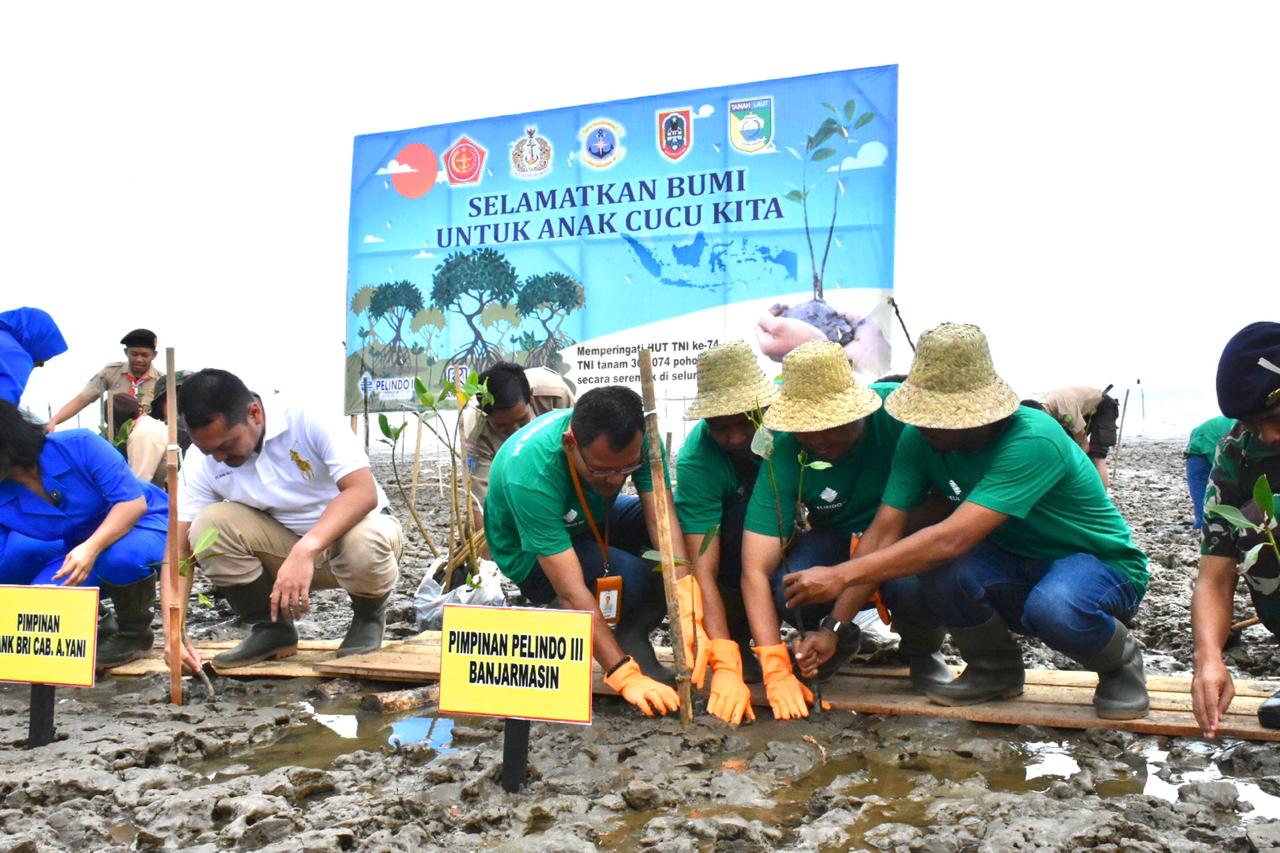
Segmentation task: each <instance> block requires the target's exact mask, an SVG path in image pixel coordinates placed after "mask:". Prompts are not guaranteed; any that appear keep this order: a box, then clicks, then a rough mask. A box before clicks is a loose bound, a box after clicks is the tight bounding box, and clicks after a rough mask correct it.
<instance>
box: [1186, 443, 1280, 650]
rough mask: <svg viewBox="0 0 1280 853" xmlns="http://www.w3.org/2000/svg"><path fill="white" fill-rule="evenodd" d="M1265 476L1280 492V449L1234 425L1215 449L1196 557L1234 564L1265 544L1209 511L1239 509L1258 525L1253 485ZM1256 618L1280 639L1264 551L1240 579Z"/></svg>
mask: <svg viewBox="0 0 1280 853" xmlns="http://www.w3.org/2000/svg"><path fill="white" fill-rule="evenodd" d="M1263 474H1266V475H1267V479H1268V480H1269V481H1270V483H1271V490H1272V491H1273V492H1274V491H1276V489H1277V488H1280V447H1275V446H1268V445H1266V444H1263V443H1262V441H1260V440H1259V438H1258V436H1257V434H1256V433H1252V432H1248V431H1247V430H1245V429H1244V427H1243V426H1241V425H1239V424H1237V425H1236V426H1235V427H1234V428H1233V429H1232V430H1231V432H1229V433H1227V436H1226V438H1224V439H1223V440H1222V441H1221V443H1219V444H1218V453H1217V457H1216V458H1215V460H1214V463H1213V470H1212V471H1211V472H1210V473H1209V487H1208V488H1207V489H1206V490H1205V498H1204V509H1205V516H1204V527H1203V528H1202V529H1201V533H1200V553H1201V554H1203V555H1205V556H1213V557H1230V558H1231V559H1232V560H1235V561H1236V563H1237V568H1238V564H1239V563H1240V562H1241V561H1243V560H1244V556H1245V553H1246V552H1247V551H1248V550H1249V549H1250V548H1252V547H1254V546H1255V545H1257V544H1259V543H1260V542H1264V541H1266V538H1265V536H1263V534H1262V533H1260V532H1253V531H1248V530H1236V529H1235V528H1233V527H1232V526H1231V525H1230V524H1228V523H1227V522H1225V521H1223V520H1222V519H1221V518H1218V517H1217V516H1211V515H1210V514H1209V511H1210V510H1211V509H1212V508H1213V507H1215V506H1218V505H1223V506H1233V507H1237V508H1238V509H1240V511H1241V512H1243V513H1244V514H1245V517H1247V518H1248V519H1249V520H1250V521H1253V522H1255V523H1256V522H1259V521H1261V520H1262V514H1261V512H1260V511H1259V509H1258V505H1257V503H1255V502H1254V500H1253V484H1254V483H1256V482H1257V480H1258V477H1260V476H1261V475H1263ZM1244 579H1245V583H1246V584H1248V586H1249V595H1250V596H1251V597H1252V598H1253V606H1254V608H1255V609H1256V610H1257V611H1258V618H1259V619H1261V620H1262V624H1263V625H1265V626H1266V627H1267V629H1268V630H1269V631H1271V633H1273V634H1276V635H1280V563H1277V561H1276V555H1275V552H1274V551H1272V550H1271V548H1270V547H1266V546H1264V547H1263V548H1262V550H1260V551H1259V552H1258V560H1257V562H1255V563H1254V564H1253V566H1252V568H1250V569H1249V571H1248V572H1247V573H1246V574H1245V576H1244Z"/></svg>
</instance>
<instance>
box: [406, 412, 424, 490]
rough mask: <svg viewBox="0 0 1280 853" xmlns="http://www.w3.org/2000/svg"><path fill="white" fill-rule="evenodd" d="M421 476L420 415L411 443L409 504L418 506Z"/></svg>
mask: <svg viewBox="0 0 1280 853" xmlns="http://www.w3.org/2000/svg"><path fill="white" fill-rule="evenodd" d="M420 476H422V415H421V414H419V415H418V429H417V433H416V437H415V438H414V441H413V473H411V474H410V475H409V504H410V505H411V506H415V507H416V506H417V505H418V478H419V477H420Z"/></svg>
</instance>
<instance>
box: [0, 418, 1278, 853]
mask: <svg viewBox="0 0 1280 853" xmlns="http://www.w3.org/2000/svg"><path fill="white" fill-rule="evenodd" d="M1180 450H1181V446H1180V444H1178V443H1174V442H1149V443H1131V444H1127V445H1126V446H1125V447H1124V448H1123V450H1122V452H1121V454H1120V457H1119V459H1118V463H1117V464H1116V465H1115V469H1116V470H1115V473H1114V475H1113V476H1114V480H1113V482H1114V486H1113V492H1114V494H1115V497H1116V501H1117V504H1118V505H1119V506H1120V508H1121V510H1122V511H1123V512H1124V513H1125V515H1126V517H1127V518H1128V519H1129V521H1130V523H1131V524H1132V526H1133V528H1134V532H1135V534H1136V536H1137V539H1138V542H1139V544H1140V545H1141V546H1142V547H1143V548H1145V549H1146V550H1147V552H1148V553H1149V554H1150V555H1151V565H1152V569H1153V575H1154V577H1153V582H1152V584H1151V589H1150V591H1149V592H1148V594H1147V597H1146V600H1145V602H1144V603H1143V606H1142V610H1141V612H1140V617H1139V621H1138V624H1137V631H1138V634H1139V636H1140V637H1141V639H1142V641H1143V642H1144V644H1145V645H1146V648H1147V650H1148V651H1147V662H1148V670H1149V671H1152V672H1170V673H1186V672H1188V671H1189V663H1190V656H1191V644H1190V633H1189V616H1188V606H1189V600H1190V590H1191V585H1192V582H1193V579H1194V574H1195V565H1196V554H1197V549H1196V543H1195V539H1194V537H1193V535H1192V533H1191V530H1190V523H1189V518H1190V511H1189V505H1188V498H1187V493H1186V487H1185V484H1184V482H1183V479H1182V457H1181V453H1180ZM379 466H380V472H381V471H382V470H383V469H386V460H385V458H383V459H381V460H380V461H379ZM390 491H391V492H392V493H393V500H394V501H395V502H396V505H397V507H398V508H401V507H402V506H403V504H402V503H401V502H400V501H399V500H398V498H395V497H394V488H392V489H390ZM423 497H424V503H431V505H432V506H431V508H429V509H428V510H427V515H428V520H429V522H430V523H432V524H433V525H436V526H437V527H438V525H439V522H440V520H441V519H442V518H443V516H442V514H441V509H440V507H439V506H437V504H438V501H436V500H435V499H434V496H433V494H432V493H431V492H430V491H428V492H427V493H426V494H424V496H423ZM407 527H408V529H409V533H410V540H411V545H410V549H411V551H410V554H409V555H408V556H407V559H406V561H405V562H406V565H405V569H404V573H403V577H402V578H401V581H400V584H399V587H398V590H397V594H396V597H395V599H394V602H393V605H392V616H391V628H392V633H393V634H397V635H407V634H409V633H412V632H413V631H414V624H413V608H412V603H411V599H412V595H413V591H414V590H415V588H416V587H417V585H418V582H419V580H420V579H421V575H422V572H423V570H424V566H425V563H426V560H425V557H424V555H425V548H424V547H423V543H422V542H421V541H420V539H419V538H418V535H417V533H416V532H415V531H413V529H412V525H407ZM316 600H317V601H318V602H319V603H318V606H317V612H316V613H315V614H314V615H313V616H312V617H310V618H308V619H307V620H305V621H304V622H303V623H302V624H301V626H300V627H301V629H302V631H303V634H304V636H310V637H338V636H341V633H342V631H343V630H344V628H345V625H346V619H347V615H346V612H345V609H344V608H343V607H341V606H340V605H341V603H342V602H341V599H340V597H339V596H338V595H337V594H332V593H330V594H325V595H321V596H318V597H317V599H316ZM1244 604H1245V602H1244V599H1243V598H1241V599H1240V600H1239V602H1238V605H1239V607H1238V612H1237V616H1238V617H1240V618H1242V617H1244V616H1245V615H1248V611H1247V609H1246V607H1245V606H1244ZM192 621H193V630H194V633H196V635H197V636H199V637H214V636H235V635H237V634H238V633H239V628H238V627H236V626H235V624H234V620H233V618H232V616H231V614H230V611H229V610H227V608H226V605H225V604H224V603H222V602H220V601H215V602H214V606H213V607H212V608H197V609H196V610H195V611H194V613H193V619H192ZM1277 652H1278V649H1277V646H1276V644H1275V643H1274V642H1273V641H1272V640H1271V639H1270V636H1269V635H1268V634H1267V633H1266V632H1265V631H1263V630H1262V629H1260V628H1252V629H1249V630H1248V631H1246V632H1245V634H1244V637H1243V638H1242V641H1241V642H1240V643H1239V645H1237V646H1236V647H1235V648H1233V649H1232V650H1231V651H1230V652H1229V653H1228V661H1229V662H1230V663H1231V665H1232V667H1233V668H1234V669H1235V671H1236V672H1237V673H1239V674H1249V675H1257V676H1273V675H1275V674H1276V673H1277V672H1278V671H1280V668H1278V667H1277V664H1278V663H1280V655H1278V654H1277ZM891 654H892V653H891V652H889V651H887V650H886V651H884V652H882V653H881V654H880V656H881V657H887V656H891ZM1027 661H1028V665H1033V666H1038V665H1047V664H1056V665H1062V666H1068V665H1069V662H1068V661H1066V660H1064V659H1060V658H1058V656H1056V655H1054V654H1052V653H1050V652H1048V651H1047V650H1045V649H1044V648H1043V647H1040V646H1038V645H1034V644H1029V645H1028V649H1027ZM215 685H216V689H217V698H216V699H213V700H210V699H208V698H207V697H205V696H204V694H203V691H202V689H201V688H199V687H195V688H193V689H191V690H190V694H191V699H190V702H189V704H188V705H187V706H185V707H182V708H174V707H171V706H170V705H168V704H167V703H166V699H167V682H166V679H165V678H164V677H163V676H155V677H150V678H143V679H125V678H108V679H105V680H103V681H102V682H101V683H100V684H99V686H98V687H97V688H95V689H93V690H74V689H60V690H59V691H58V697H59V704H58V706H57V724H58V732H59V740H58V741H57V742H56V743H54V744H53V745H51V746H48V747H44V748H41V749H39V750H35V751H27V750H25V749H23V745H24V742H25V738H26V726H27V700H28V691H27V688H25V687H21V686H17V685H6V686H4V687H3V688H0V747H2V748H0V851H6V850H8V851H19V850H20V851H38V850H61V849H93V850H127V849H138V850H150V849H161V848H179V849H185V850H210V851H212V850H220V849H268V850H315V851H321V850H372V851H376V850H470V849H479V848H484V849H494V850H530V851H535V850H536V851H538V853H552V851H561V850H565V851H569V850H573V851H577V850H595V849H618V848H623V847H628V848H635V847H642V848H653V849H660V850H663V851H679V850H721V849H723V850H839V849H850V848H852V849H870V850H903V851H960V850H992V851H1001V850H1080V849H1099V850H1153V851H1154V850H1188V851H1190V850H1215V851H1234V850H1255V849H1273V848H1278V847H1280V820H1277V819H1278V818H1280V748H1277V747H1276V746H1274V745H1261V744H1250V743H1241V742H1232V741H1229V740H1223V741H1219V742H1214V743H1207V742H1204V741H1200V740H1195V739H1169V738H1157V737H1144V736H1134V735H1131V734H1125V733H1118V732H1111V731H1106V730H1095V731H1090V732H1084V733H1081V732H1070V731H1058V730H1047V729H1039V728H1033V727H1019V728H1008V727H997V726H979V725H972V724H967V723H963V722H952V721H940V720H933V719H925V718H912V717H904V718H880V717H862V716H858V715H854V714H850V713H830V714H826V715H824V716H822V717H820V718H817V719H816V720H815V721H812V722H794V723H777V722H774V721H765V720H763V719H762V721H761V722H759V723H757V724H755V725H752V726H748V727H744V728H741V729H738V730H734V729H731V728H729V727H728V726H726V725H724V724H722V723H720V722H719V721H717V720H715V719H714V718H711V717H708V716H707V715H705V714H700V715H699V716H698V717H697V720H696V722H695V724H694V725H693V726H692V727H691V728H688V729H684V728H682V727H681V726H680V725H679V723H678V722H677V721H675V720H658V721H652V722H650V721H640V720H637V718H636V716H635V714H634V713H633V712H632V710H631V709H630V707H629V706H627V705H625V704H624V703H622V702H621V701H620V700H617V699H597V701H596V706H595V722H594V724H593V725H592V726H591V727H589V728H577V727H569V726H554V725H543V724H535V725H534V726H533V736H532V747H531V757H530V767H531V769H530V780H529V782H528V784H527V786H526V788H525V790H524V791H522V792H521V793H520V794H518V795H508V794H505V793H503V791H502V790H501V787H500V786H499V785H498V783H497V774H498V769H499V762H500V758H501V743H502V738H501V722H500V721H490V720H478V719H475V718H470V719H459V720H457V721H454V720H449V719H447V718H438V719H437V718H434V717H432V716H431V714H430V709H425V710H420V711H415V712H410V713H409V714H406V715H401V716H400V717H398V718H396V717H384V716H382V715H378V714H371V713H367V712H362V711H360V710H359V709H358V696H355V695H352V696H346V697H341V698H338V699H335V700H321V699H319V698H314V697H313V696H311V695H309V693H310V691H312V690H313V689H314V688H315V686H316V683H315V682H312V681H305V680H295V681H265V680H263V681H234V680H230V679H217V678H215ZM376 687H377V686H373V687H370V688H369V689H376ZM760 713H761V716H762V718H763V717H767V716H768V712H767V711H763V710H762V711H760Z"/></svg>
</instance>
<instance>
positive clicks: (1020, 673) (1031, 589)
mask: <svg viewBox="0 0 1280 853" xmlns="http://www.w3.org/2000/svg"><path fill="white" fill-rule="evenodd" d="M885 408H886V409H888V410H889V413H890V414H892V415H893V416H894V417H896V418H898V419H899V420H902V421H904V422H905V423H907V424H909V425H910V426H908V427H907V428H906V429H905V430H904V431H903V433H902V439H901V440H900V441H899V443H898V449H897V452H896V453H895V455H894V459H893V473H892V475H891V476H890V479H889V484H888V486H887V487H886V488H885V491H884V502H883V504H882V505H881V507H880V509H879V511H878V512H877V513H876V518H875V521H874V522H873V523H872V525H871V528H870V529H869V530H868V531H867V535H866V536H865V537H864V538H863V541H862V544H861V546H860V547H859V550H858V556H857V557H856V558H854V559H851V560H848V561H845V562H842V563H841V564H840V565H835V566H830V567H819V568H815V569H811V570H809V571H808V572H801V573H799V574H797V575H793V576H790V577H788V578H786V579H785V583H786V587H787V603H788V605H791V606H795V605H799V604H804V603H809V602H815V601H829V600H831V599H832V598H835V597H836V596H837V595H839V594H841V593H842V592H844V591H845V590H846V589H848V590H849V594H850V595H851V596H854V597H857V596H859V595H861V596H864V597H865V595H866V594H867V590H868V589H869V586H870V585H871V584H875V583H881V582H883V581H885V580H888V579H890V578H899V577H905V576H909V575H913V576H915V577H916V578H917V579H918V582H919V587H918V589H919V594H920V596H921V598H922V599H923V603H924V604H925V605H926V607H927V610H929V611H932V612H933V613H934V614H936V616H937V618H938V619H939V621H940V622H941V623H942V624H943V625H945V626H946V627H947V629H948V630H949V631H950V632H951V635H952V639H953V641H954V642H955V645H956V647H957V648H959V650H960V653H961V655H963V657H964V659H965V662H966V663H967V664H968V666H967V667H966V669H965V671H964V672H963V673H962V674H961V675H960V677H958V678H956V679H955V680H953V681H950V682H948V683H938V684H934V685H931V686H928V687H926V689H925V691H924V692H925V694H926V695H927V696H928V697H929V698H930V699H932V700H933V701H935V702H938V703H939V704H944V705H967V704H973V703H977V702H985V701H988V700H992V699H1001V698H1009V697H1012V696H1017V695H1018V694H1020V693H1022V688H1023V680H1024V675H1025V673H1024V670H1023V667H1022V651H1021V649H1020V648H1019V646H1018V644H1017V642H1016V641H1015V640H1014V639H1013V637H1012V636H1010V633H1009V629H1010V628H1011V627H1012V628H1013V629H1014V630H1017V631H1018V632H1020V633H1024V634H1030V635H1032V636H1035V637H1038V638H1039V639H1041V640H1042V641H1044V643H1045V644H1046V645H1047V646H1049V647H1050V648H1053V649H1056V650H1057V651H1059V652H1062V653H1063V654H1065V655H1067V656H1069V657H1071V658H1073V659H1075V660H1076V661H1078V662H1079V663H1080V664H1081V665H1082V666H1084V667H1085V668H1086V669H1091V670H1093V671H1094V672H1097V673H1098V678H1099V683H1098V687H1097V690H1096V691H1095V692H1094V697H1093V702H1094V708H1095V710H1096V711H1097V713H1098V715H1099V716H1100V717H1103V718H1107V719H1132V718H1135V717H1141V716H1145V715H1146V713H1147V711H1148V708H1149V706H1150V703H1149V700H1148V697H1147V688H1146V679H1145V677H1144V675H1143V670H1142V649H1141V647H1140V646H1139V645H1138V643H1137V640H1136V639H1134V638H1133V637H1132V636H1131V635H1130V633H1129V630H1128V628H1127V627H1126V623H1127V622H1128V621H1129V620H1131V619H1132V618H1133V615H1134V613H1135V612H1136V611H1137V608H1138V602H1139V601H1140V600H1141V598H1142V595H1143V593H1144V592H1145V590H1146V585H1147V581H1148V577H1149V576H1148V573H1147V558H1146V555H1145V554H1143V553H1142V551H1140V550H1139V549H1138V548H1137V547H1136V546H1135V545H1134V544H1133V538H1132V536H1131V534H1130V532H1129V528H1128V526H1127V525H1126V524H1125V521H1124V519H1123V518H1122V517H1121V515H1120V512H1119V511H1118V510H1117V509H1116V508H1115V505H1114V504H1112V503H1111V499H1110V498H1109V497H1108V496H1107V492H1106V489H1105V488H1104V487H1103V485H1102V482H1101V480H1100V479H1099V478H1098V475H1097V473H1096V470H1095V469H1094V467H1093V465H1092V464H1091V463H1090V461H1089V458H1088V457H1087V456H1086V455H1085V453H1084V451H1083V450H1081V449H1080V447H1079V446H1078V445H1077V444H1076V443H1075V442H1073V441H1072V440H1071V438H1070V437H1069V436H1068V435H1067V434H1066V433H1064V432H1063V431H1062V429H1061V427H1059V426H1058V425H1057V423H1056V422H1055V421H1054V420H1053V418H1051V417H1049V416H1048V415H1046V414H1045V413H1044V412H1040V411H1036V410H1035V409H1031V408H1028V407H1020V406H1019V405H1018V397H1017V395H1016V394H1014V393H1013V390H1012V389H1011V388H1009V386H1008V385H1007V384H1005V382H1004V380H1002V379H1001V378H1000V377H999V376H998V375H996V372H995V369H994V368H993V367H992V364H991V353H990V351H989V350H988V348H987V340H986V337H985V336H984V335H983V334H982V331H981V330H980V329H978V328H977V327H976V326H965V325H957V324H951V323H946V324H943V325H942V326H939V327H937V328H936V329H933V330H931V331H929V332H927V333H925V334H924V335H922V336H921V338H920V343H919V348H918V349H917V351H916V356H915V359H914V361H913V363H912V365H911V372H910V373H909V374H908V376H907V379H906V381H905V382H903V383H902V385H901V386H899V388H898V389H897V390H896V391H894V392H893V393H892V394H890V395H889V397H888V399H887V400H886V401H885ZM930 486H933V487H934V488H936V489H938V490H939V491H941V492H942V494H944V495H946V496H947V498H948V499H949V500H950V501H951V502H952V503H954V504H955V505H956V508H955V510H954V511H953V512H952V513H951V514H950V515H949V516H947V518H946V519H945V520H944V521H940V522H938V523H937V524H933V525H930V526H928V527H925V528H923V529H922V530H919V531H917V532H916V533H913V534H911V535H904V534H905V531H906V526H907V513H908V511H909V510H910V509H912V508H913V507H914V506H916V505H917V504H918V503H919V502H920V500H921V499H922V498H923V497H924V495H925V493H926V491H927V490H928V489H929V487H930ZM889 606H890V608H891V609H892V608H894V607H895V606H897V604H896V602H894V601H890V602H889Z"/></svg>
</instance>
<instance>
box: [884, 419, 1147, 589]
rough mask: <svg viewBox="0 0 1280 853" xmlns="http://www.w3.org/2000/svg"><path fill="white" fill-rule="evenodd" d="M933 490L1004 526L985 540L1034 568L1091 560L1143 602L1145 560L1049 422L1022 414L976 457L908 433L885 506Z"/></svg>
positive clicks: (1073, 449) (1078, 456) (1090, 473)
mask: <svg viewBox="0 0 1280 853" xmlns="http://www.w3.org/2000/svg"><path fill="white" fill-rule="evenodd" d="M930 485H932V486H933V487H934V488H936V489H937V490H938V491H939V492H940V493H941V494H943V495H945V496H946V497H947V499H948V500H950V501H952V502H953V503H956V504H959V503H961V502H963V501H972V502H973V503H975V504H978V505H979V506H984V507H986V508H987V509H992V510H995V511H996V512H1000V513H1004V514H1005V515H1007V516H1009V519H1008V520H1007V521H1006V522H1005V523H1004V524H1002V525H1000V526H999V527H997V528H996V529H995V531H994V532H993V533H992V534H991V536H990V537H989V540H990V541H991V542H992V543H993V544H995V545H997V546H999V547H1001V548H1004V549H1005V550H1006V551H1010V552H1012V553H1014V554H1017V555H1019V556H1021V557H1026V558H1028V559H1032V560H1056V559H1060V558H1062V557H1067V556H1070V555H1071V554H1093V555H1094V556H1096V557H1097V558H1098V559H1099V560H1101V561H1102V562H1104V563H1106V564H1107V565H1108V566H1111V567H1112V568H1113V569H1115V570H1116V571H1118V572H1120V573H1121V574H1123V575H1124V576H1125V577H1127V578H1128V579H1129V581H1130V582H1131V583H1132V584H1133V586H1134V589H1135V590H1136V591H1137V592H1138V594H1139V595H1142V594H1143V593H1144V592H1145V591H1146V588H1147V581H1148V579H1149V574H1148V572H1147V555H1146V554H1144V553H1142V551H1141V550H1139V549H1138V547H1137V546H1135V545H1134V544H1133V537H1132V535H1131V534H1130V532H1129V526H1128V525H1127V524H1126V523H1125V520H1124V518H1123V517H1122V516H1121V515H1120V511H1119V510H1118V509H1116V507H1115V504H1113V503H1112V502H1111V498H1110V497H1108V495H1107V490H1106V489H1105V488H1104V487H1103V485H1102V480H1101V478H1099V477H1098V472H1097V469H1096V468H1095V467H1094V465H1093V463H1092V461H1090V459H1089V457H1088V456H1086V455H1085V453H1084V451H1083V450H1081V449H1080V447H1079V445H1077V444H1076V443H1075V441H1073V440H1072V438H1071V436H1069V435H1067V434H1066V433H1065V432H1063V430H1062V427H1061V426H1059V425H1058V422H1057V421H1055V420H1054V419H1053V417H1052V416H1050V415H1047V414H1045V413H1044V412H1040V411H1037V410H1035V409H1030V408H1027V407H1025V406H1023V407H1019V408H1018V410H1017V411H1016V412H1014V414H1013V420H1012V423H1010V424H1009V427H1008V429H1006V430H1005V432H1004V434H1003V435H1001V436H1000V437H999V438H998V439H996V440H995V441H993V442H992V443H991V444H989V445H987V446H986V447H984V448H982V449H981V450H977V451H975V452H973V453H957V452H952V453H938V452H937V451H935V450H934V449H933V448H931V447H930V446H929V445H928V443H927V442H925V440H924V437H923V436H922V435H921V434H920V431H919V430H918V429H916V428H915V427H907V428H906V429H905V430H904V431H903V433H902V441H901V442H899V444H898V452H897V454H896V455H895V456H894V458H893V474H892V476H891V477H890V478H889V485H888V487H887V488H886V489H885V492H884V502H885V503H887V504H889V505H890V506H892V507H895V508H897V509H900V510H903V511H906V510H910V509H911V508H913V507H914V506H915V505H916V504H918V503H919V502H920V500H921V499H922V498H923V497H924V495H925V492H926V491H927V490H928V489H929V486H930Z"/></svg>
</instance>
